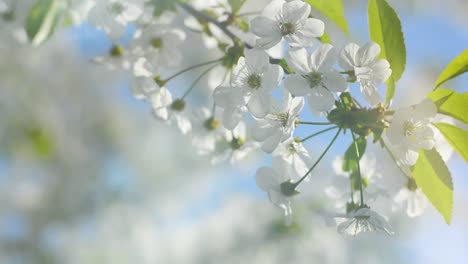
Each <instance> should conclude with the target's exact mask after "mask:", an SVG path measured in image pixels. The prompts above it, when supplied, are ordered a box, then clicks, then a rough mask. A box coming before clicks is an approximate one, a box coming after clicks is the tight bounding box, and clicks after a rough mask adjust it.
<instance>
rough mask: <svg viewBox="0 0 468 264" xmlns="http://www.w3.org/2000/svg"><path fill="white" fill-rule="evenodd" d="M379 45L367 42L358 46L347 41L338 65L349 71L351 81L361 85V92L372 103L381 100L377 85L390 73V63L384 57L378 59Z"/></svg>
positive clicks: (374, 103)
mask: <svg viewBox="0 0 468 264" xmlns="http://www.w3.org/2000/svg"><path fill="white" fill-rule="evenodd" d="M379 54H380V46H379V45H378V44H377V43H375V42H369V43H367V44H366V45H364V46H362V47H359V45H357V44H356V43H348V44H347V45H346V46H345V47H344V48H343V49H342V50H341V53H340V60H339V61H340V66H341V67H342V68H343V69H345V70H346V71H348V72H349V73H350V77H351V79H355V80H352V81H358V82H359V83H360V85H361V93H362V95H363V96H364V98H365V99H366V100H367V101H368V102H369V103H370V104H372V105H376V104H378V103H379V102H381V101H382V97H381V96H380V94H379V91H378V89H377V85H379V84H381V83H384V82H385V81H386V80H387V79H388V78H389V77H390V75H391V74H392V70H391V69H390V64H389V63H388V61H387V60H385V59H379V58H378V56H379Z"/></svg>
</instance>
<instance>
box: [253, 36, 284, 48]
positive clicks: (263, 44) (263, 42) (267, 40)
mask: <svg viewBox="0 0 468 264" xmlns="http://www.w3.org/2000/svg"><path fill="white" fill-rule="evenodd" d="M281 39H282V36H281V35H271V36H269V37H263V38H259V39H257V40H255V47H258V48H262V49H269V48H272V47H274V46H275V45H276V44H278V43H280V41H281Z"/></svg>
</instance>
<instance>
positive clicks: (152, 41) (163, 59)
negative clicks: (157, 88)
mask: <svg viewBox="0 0 468 264" xmlns="http://www.w3.org/2000/svg"><path fill="white" fill-rule="evenodd" d="M185 38H186V35H185V32H183V31H182V30H180V29H178V28H174V27H170V26H169V25H160V24H155V25H150V26H148V27H146V28H144V29H143V30H141V31H139V32H137V33H136V37H135V39H134V40H133V42H132V44H131V49H132V52H133V53H135V54H138V55H139V56H144V57H146V58H147V59H148V60H149V61H150V62H151V63H153V64H154V65H165V66H175V65H177V64H179V63H180V62H181V60H182V53H181V52H180V50H181V45H182V43H183V42H184V40H185Z"/></svg>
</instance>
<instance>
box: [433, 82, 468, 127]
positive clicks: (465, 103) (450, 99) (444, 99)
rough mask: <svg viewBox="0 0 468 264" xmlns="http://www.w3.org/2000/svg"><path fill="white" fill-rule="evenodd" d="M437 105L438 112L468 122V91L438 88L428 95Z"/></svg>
mask: <svg viewBox="0 0 468 264" xmlns="http://www.w3.org/2000/svg"><path fill="white" fill-rule="evenodd" d="M428 97H429V98H430V99H432V101H433V102H434V103H435V104H436V105H437V109H438V112H439V113H441V114H444V115H448V116H451V117H453V118H456V119H458V120H460V121H463V122H465V123H468V93H464V94H460V93H457V92H455V91H453V90H450V89H437V90H435V91H433V92H432V93H430V94H429V95H428Z"/></svg>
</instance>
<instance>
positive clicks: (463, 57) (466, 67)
mask: <svg viewBox="0 0 468 264" xmlns="http://www.w3.org/2000/svg"><path fill="white" fill-rule="evenodd" d="M467 71H468V49H466V50H465V51H463V53H462V54H460V55H459V56H458V57H456V58H455V59H454V60H453V61H452V62H450V64H449V65H448V66H447V68H445V70H444V71H443V72H442V73H441V74H440V76H439V78H438V79H437V82H436V87H435V89H437V88H438V87H439V86H441V85H442V84H443V83H445V82H446V81H448V80H450V79H453V78H455V77H457V76H458V75H460V74H463V73H465V72H467Z"/></svg>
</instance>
